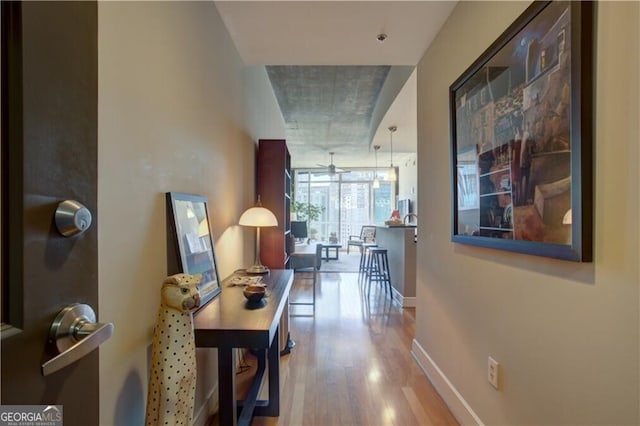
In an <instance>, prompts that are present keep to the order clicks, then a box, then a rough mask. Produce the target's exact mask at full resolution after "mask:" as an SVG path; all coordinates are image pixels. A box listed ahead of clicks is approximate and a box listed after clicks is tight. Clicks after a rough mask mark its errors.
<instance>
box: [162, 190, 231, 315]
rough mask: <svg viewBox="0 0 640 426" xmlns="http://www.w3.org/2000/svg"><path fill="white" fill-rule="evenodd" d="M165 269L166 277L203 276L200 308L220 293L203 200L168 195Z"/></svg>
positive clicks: (199, 197) (182, 195)
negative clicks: (180, 275) (182, 275)
mask: <svg viewBox="0 0 640 426" xmlns="http://www.w3.org/2000/svg"><path fill="white" fill-rule="evenodd" d="M166 202H167V269H168V273H169V275H173V274H178V273H185V274H192V275H195V274H202V281H201V282H200V285H199V290H200V300H201V306H204V305H205V304H206V303H207V302H208V301H210V300H211V299H213V298H214V297H216V296H217V295H218V294H219V293H220V291H221V290H220V277H219V275H218V268H217V265H216V256H215V251H214V246H213V238H212V237H211V228H210V226H209V210H208V208H207V199H206V198H205V197H202V196H199V195H193V194H183V193H179V192H167V193H166Z"/></svg>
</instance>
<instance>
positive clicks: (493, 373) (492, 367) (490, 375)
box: [487, 357, 500, 389]
mask: <svg viewBox="0 0 640 426" xmlns="http://www.w3.org/2000/svg"><path fill="white" fill-rule="evenodd" d="M499 371H500V364H499V363H498V361H496V360H495V359H493V358H491V357H489V368H488V369H487V380H489V383H491V385H492V386H493V387H494V388H496V389H498V373H499Z"/></svg>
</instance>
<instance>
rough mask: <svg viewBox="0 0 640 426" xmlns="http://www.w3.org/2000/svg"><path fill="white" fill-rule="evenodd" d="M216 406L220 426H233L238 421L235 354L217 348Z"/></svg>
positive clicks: (231, 351) (233, 351)
mask: <svg viewBox="0 0 640 426" xmlns="http://www.w3.org/2000/svg"><path fill="white" fill-rule="evenodd" d="M218 383H219V386H218V404H219V411H218V413H219V415H220V425H221V426H227V425H232V426H235V425H236V424H237V421H238V409H237V406H236V352H235V349H233V348H218Z"/></svg>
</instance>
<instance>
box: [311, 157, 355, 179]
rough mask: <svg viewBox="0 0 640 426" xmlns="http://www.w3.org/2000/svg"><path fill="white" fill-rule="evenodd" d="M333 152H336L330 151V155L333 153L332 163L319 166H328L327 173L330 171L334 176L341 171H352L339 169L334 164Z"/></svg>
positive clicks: (330, 174)
mask: <svg viewBox="0 0 640 426" xmlns="http://www.w3.org/2000/svg"><path fill="white" fill-rule="evenodd" d="M333 154H335V152H330V153H329V155H331V164H329V165H328V166H325V165H324V164H318V166H320V167H326V168H327V173H329V176H333V175H335V174H339V173H351V171H350V170H342V169H339V168H337V167H336V166H335V165H334V164H333Z"/></svg>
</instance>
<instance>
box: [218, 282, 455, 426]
mask: <svg viewBox="0 0 640 426" xmlns="http://www.w3.org/2000/svg"><path fill="white" fill-rule="evenodd" d="M310 276H311V273H306V272H297V273H296V279H295V281H294V284H293V290H292V293H291V301H294V302H295V301H309V300H310V297H311V280H310V279H309V277H310ZM290 312H291V315H290V325H289V331H290V334H291V338H292V339H293V340H294V341H295V342H296V346H295V347H294V348H293V350H292V351H291V354H290V355H287V356H284V357H282V362H281V370H280V373H281V382H280V384H281V389H282V392H281V403H280V417H277V418H270V417H256V418H255V419H254V420H253V423H252V424H253V425H258V426H259V425H317V426H329V425H363V426H377V425H402V426H404V425H457V424H458V423H457V422H456V420H455V418H454V417H453V415H452V414H451V412H450V411H449V410H448V408H447V407H446V405H445V404H444V402H443V401H442V399H441V398H440V396H439V395H438V394H437V393H436V391H435V389H434V388H433V387H432V386H431V384H430V382H429V381H428V379H427V378H426V376H425V375H424V373H423V372H422V370H420V367H418V365H417V364H416V362H415V360H414V359H413V357H412V356H411V342H412V339H413V336H414V329H415V327H414V326H415V309H412V308H409V309H401V308H399V307H398V306H397V305H396V304H393V303H391V301H390V299H389V297H388V296H387V295H386V294H385V293H384V291H381V290H379V288H378V287H376V286H373V287H372V289H371V294H370V295H369V296H368V297H367V296H366V291H363V290H362V284H361V283H360V282H359V278H358V274H357V273H319V274H318V281H317V284H316V307H315V315H314V312H313V307H312V306H306V305H291V309H290ZM247 362H248V363H249V364H251V365H255V362H254V360H253V359H251V358H250V357H247ZM251 374H252V370H250V371H248V372H244V373H241V374H239V375H238V377H237V380H238V383H242V382H243V381H248V379H249V378H250V375H251ZM263 388H264V386H263ZM262 397H263V398H266V395H263V396H262ZM213 420H214V422H213V423H212V424H213V425H215V424H216V421H215V420H216V419H213Z"/></svg>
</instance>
